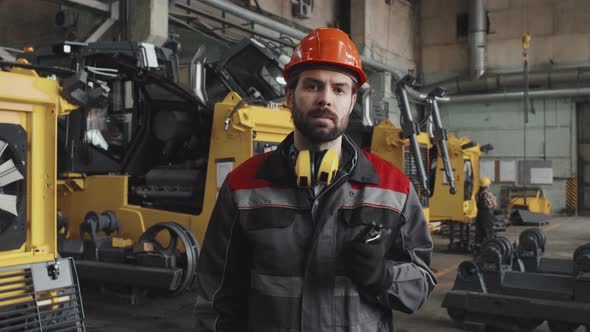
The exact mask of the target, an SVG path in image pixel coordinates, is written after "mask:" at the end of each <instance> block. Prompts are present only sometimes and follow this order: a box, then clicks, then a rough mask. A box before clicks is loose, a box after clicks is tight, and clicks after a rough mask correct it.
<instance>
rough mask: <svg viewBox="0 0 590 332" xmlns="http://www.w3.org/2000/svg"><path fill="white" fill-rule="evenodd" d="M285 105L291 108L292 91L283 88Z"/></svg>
mask: <svg viewBox="0 0 590 332" xmlns="http://www.w3.org/2000/svg"><path fill="white" fill-rule="evenodd" d="M285 103H286V104H287V106H288V107H289V108H291V107H292V106H293V89H290V88H285Z"/></svg>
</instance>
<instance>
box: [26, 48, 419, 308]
mask: <svg viewBox="0 0 590 332" xmlns="http://www.w3.org/2000/svg"><path fill="white" fill-rule="evenodd" d="M72 46H75V47H72V48H70V50H74V51H73V53H71V54H66V55H63V54H62V56H61V57H50V56H46V57H44V56H43V55H42V54H39V55H37V57H36V59H37V60H38V61H40V62H43V61H42V60H44V59H45V60H46V61H52V63H51V64H53V65H55V62H56V59H57V60H59V61H58V64H61V65H62V66H63V64H64V63H68V62H69V63H74V64H75V66H76V67H78V68H85V70H86V71H87V72H88V73H89V74H91V75H93V76H96V77H100V78H101V79H103V80H104V81H106V82H107V84H108V86H109V87H110V89H111V98H110V101H109V103H107V104H105V105H104V106H100V107H89V108H80V109H78V110H76V111H74V112H72V113H71V114H70V115H69V116H68V117H66V118H64V119H63V120H60V123H59V128H58V138H59V149H60V153H59V159H58V163H59V174H60V178H59V181H58V203H57V204H58V207H59V209H60V213H61V214H60V218H59V220H60V224H59V228H60V241H59V243H60V247H59V250H60V253H61V254H62V255H64V256H67V257H73V258H75V261H76V266H77V268H78V271H79V274H80V279H81V280H82V281H83V282H87V281H88V282H96V283H99V284H101V285H107V286H108V285H113V286H115V287H116V288H117V289H119V290H122V289H125V288H126V291H128V292H129V294H130V295H131V296H132V298H131V301H134V295H133V294H136V293H137V292H135V290H137V289H154V290H160V291H163V292H165V293H169V294H172V295H175V294H180V293H182V292H183V291H185V290H187V289H190V288H191V287H192V285H193V282H194V278H195V272H196V270H195V269H196V265H197V259H198V249H199V242H200V241H202V239H203V237H204V235H205V230H206V228H207V224H208V222H209V217H210V215H211V212H212V209H213V206H214V203H215V199H216V195H217V192H218V190H219V188H220V187H221V185H222V183H223V181H224V179H225V177H226V175H227V174H228V173H229V172H230V171H231V170H232V169H233V168H235V167H236V166H238V165H239V164H240V163H242V162H243V161H245V160H246V159H248V158H249V157H251V156H253V155H256V154H259V153H264V152H267V151H270V150H273V149H275V148H276V147H277V146H278V144H279V142H281V141H282V140H283V139H284V138H285V137H286V135H287V134H288V133H290V132H291V131H292V130H293V124H292V121H291V113H290V112H289V111H288V110H287V109H285V108H284V107H283V106H282V105H281V104H278V103H276V102H273V101H267V100H269V99H270V100H274V101H278V100H280V99H281V98H282V97H284V96H283V85H282V84H284V82H280V80H277V79H276V77H279V76H280V74H281V63H280V61H279V60H278V59H279V58H280V57H279V56H277V55H276V54H273V53H272V51H271V50H269V49H266V48H265V47H264V45H263V44H261V43H259V42H253V41H251V40H250V41H247V42H242V43H240V44H238V45H237V46H236V49H234V50H232V51H229V52H228V53H227V54H228V58H226V59H223V60H220V61H218V62H215V63H209V64H205V63H204V60H205V59H204V57H203V55H202V54H201V53H200V52H197V54H196V55H195V57H194V58H193V64H194V66H193V68H192V69H191V74H193V75H192V76H191V77H192V78H191V82H192V84H191V86H190V91H191V92H192V93H189V92H188V91H186V90H184V89H182V88H181V87H180V86H179V85H178V84H177V81H178V80H177V79H176V74H174V73H175V72H177V70H175V68H176V67H175V66H176V65H175V62H174V57H173V56H172V55H171V53H170V52H168V51H167V50H165V49H160V48H157V47H153V46H150V45H148V44H138V43H115V44H112V43H104V44H103V43H97V44H80V45H72ZM58 50H59V49H58ZM244 54H246V55H248V56H245V55H244ZM244 59H246V60H248V61H250V62H249V65H248V66H245V65H244V64H243V61H246V60H244ZM238 60H240V61H238ZM45 64H47V65H49V64H50V63H45ZM205 70H206V71H207V75H206V77H207V81H206V82H205V81H204V80H203V77H205V75H204V72H203V71H205ZM234 90H235V91H241V93H242V94H245V95H246V96H248V97H249V99H243V98H242V97H241V96H240V95H239V94H237V93H235V92H229V93H228V91H234ZM223 93H227V95H225V97H224V99H222V100H216V98H221V95H222V94H223ZM252 98H257V99H252ZM406 117H407V118H409V121H408V122H407V123H410V122H411V117H410V114H409V113H408V115H406ZM408 126H412V127H414V126H413V125H408ZM353 127H354V126H353ZM373 128H375V129H376V130H375V132H373ZM377 128H379V129H377ZM381 129H385V131H390V129H391V128H389V127H388V126H387V121H385V122H384V123H383V126H382V127H380V126H377V127H375V126H370V131H369V133H370V136H369V137H371V138H372V139H374V142H376V143H372V144H371V149H372V150H374V152H376V153H377V154H380V152H379V150H380V148H381V149H382V151H384V153H385V151H387V153H391V154H392V155H393V154H395V155H396V156H397V157H395V158H393V159H391V160H390V161H391V162H393V163H394V164H395V165H396V166H398V167H399V168H400V169H402V170H403V171H405V172H406V174H408V176H409V177H410V178H411V179H412V182H413V183H414V185H415V186H416V191H417V192H419V193H421V197H422V201H423V203H424V206H425V208H426V209H427V199H428V193H427V190H428V185H427V179H426V174H425V171H424V167H425V165H427V159H425V158H426V157H427V156H428V149H429V148H430V146H431V145H429V144H430V143H429V142H430V141H429V138H428V136H427V135H426V134H418V133H416V132H413V133H412V132H409V131H408V132H406V135H405V136H404V135H400V134H401V130H397V132H395V133H394V134H393V136H392V135H381V136H379V135H380V134H378V133H379V132H380V130H381ZM394 131H395V130H394ZM378 137H381V138H378ZM418 137H420V138H418ZM378 139H381V141H379V142H378ZM377 142H378V143H377ZM393 149H395V152H393ZM396 158H397V159H396ZM388 160H389V159H388ZM424 193H426V194H424ZM426 214H427V210H426ZM66 230H67V231H66ZM120 286H124V288H122V287H120Z"/></svg>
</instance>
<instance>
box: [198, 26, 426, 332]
mask: <svg viewBox="0 0 590 332" xmlns="http://www.w3.org/2000/svg"><path fill="white" fill-rule="evenodd" d="M283 75H284V77H285V80H286V81H287V87H286V90H285V91H286V102H287V104H288V106H289V107H290V108H291V112H292V118H293V122H294V124H295V130H294V132H293V133H291V134H290V135H289V136H288V137H287V138H286V139H285V140H284V141H283V142H282V143H281V144H280V146H279V147H278V148H277V150H275V151H272V152H268V153H265V154H262V155H258V156H255V157H252V158H251V159H249V160H247V161H246V162H244V163H243V164H241V165H240V166H238V167H237V168H236V169H234V170H233V171H232V172H231V173H230V174H229V175H228V177H227V179H226V181H225V183H224V184H223V186H222V188H221V190H220V192H219V196H218V199H217V203H216V206H215V208H214V211H213V214H212V217H211V221H210V223H209V226H208V229H207V233H206V236H205V240H204V243H203V247H202V250H201V254H200V258H199V268H198V279H197V280H198V286H199V294H200V295H199V296H201V297H203V298H205V299H206V300H207V301H210V302H212V305H213V308H214V311H215V317H214V318H215V322H214V328H215V331H257V332H265V331H273V332H278V331H305V332H315V331H342V332H344V331H393V316H392V309H393V310H399V311H403V312H406V313H413V312H415V311H416V310H418V309H419V308H420V307H421V306H422V305H423V304H424V303H425V302H426V300H427V299H428V297H429V296H430V294H431V293H432V291H433V290H434V288H435V286H436V278H435V276H434V274H433V273H432V271H431V270H430V268H429V265H430V260H431V253H432V239H431V237H430V234H429V231H428V225H427V223H426V220H425V218H424V216H423V214H422V208H421V206H420V203H419V201H418V197H417V196H416V193H415V191H414V188H413V186H412V184H411V182H410V181H409V180H408V178H407V177H406V176H405V175H404V174H403V173H401V172H400V171H399V170H398V169H397V168H395V167H394V166H392V165H391V164H389V163H388V162H386V161H384V160H383V159H380V158H379V157H377V156H375V155H373V154H371V153H368V152H366V151H362V150H361V149H359V148H358V147H357V146H356V145H355V144H354V143H353V142H352V141H351V140H350V138H348V137H347V136H346V135H343V132H344V131H345V129H346V127H347V126H348V118H349V115H350V113H351V112H352V109H353V105H354V103H355V101H356V98H357V94H356V92H357V90H358V88H359V87H360V86H361V85H362V84H363V83H364V82H365V80H366V76H365V73H364V72H363V70H362V67H361V59H360V54H359V52H358V50H357V48H356V46H355V45H354V43H353V42H352V41H351V40H350V39H349V37H348V35H346V34H345V33H344V32H342V31H340V30H338V29H334V28H321V29H316V30H314V31H312V32H311V33H310V34H309V35H308V36H307V37H305V38H304V39H303V40H302V41H301V42H300V44H299V45H298V46H297V47H296V48H295V50H294V52H293V56H292V58H291V61H290V62H289V64H287V66H285V69H284V73H283ZM334 161H336V162H334ZM336 164H337V165H336ZM338 165H339V166H338Z"/></svg>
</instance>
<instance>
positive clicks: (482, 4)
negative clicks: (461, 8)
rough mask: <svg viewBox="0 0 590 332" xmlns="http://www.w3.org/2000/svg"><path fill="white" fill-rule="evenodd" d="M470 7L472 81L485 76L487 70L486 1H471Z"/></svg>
mask: <svg viewBox="0 0 590 332" xmlns="http://www.w3.org/2000/svg"><path fill="white" fill-rule="evenodd" d="M467 6H468V13H469V16H468V19H469V30H468V35H467V38H468V45H469V76H470V77H471V79H472V80H476V79H479V78H480V77H481V76H483V74H484V72H485V69H486V60H485V59H486V31H487V20H486V1H485V0H470V1H467Z"/></svg>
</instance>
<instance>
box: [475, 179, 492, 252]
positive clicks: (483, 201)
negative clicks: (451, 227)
mask: <svg viewBox="0 0 590 332" xmlns="http://www.w3.org/2000/svg"><path fill="white" fill-rule="evenodd" d="M491 183H492V181H491V180H490V178H489V177H487V176H484V177H483V178H481V179H480V180H479V191H478V192H477V194H476V196H475V199H476V202H477V216H476V219H475V245H476V247H479V246H480V245H481V244H482V243H483V242H484V241H485V240H487V239H489V238H491V237H493V236H494V221H495V217H494V208H495V207H496V196H494V194H493V193H492V192H491V191H490V190H489V187H490V184H491Z"/></svg>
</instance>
